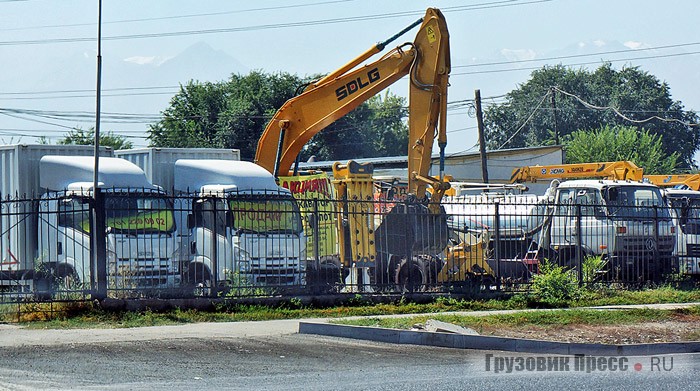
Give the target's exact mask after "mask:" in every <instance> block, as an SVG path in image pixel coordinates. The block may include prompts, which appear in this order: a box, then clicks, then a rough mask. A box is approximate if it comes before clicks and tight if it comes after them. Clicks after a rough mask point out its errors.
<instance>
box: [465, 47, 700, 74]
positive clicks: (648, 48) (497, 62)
mask: <svg viewBox="0 0 700 391" xmlns="http://www.w3.org/2000/svg"><path fill="white" fill-rule="evenodd" d="M697 45H700V42H689V43H679V44H673V45H663V46H653V47H646V48H639V49H621V50H609V51H604V52H596V53H589V54H572V55H567V56H556V57H543V58H533V59H528V60H512V61H496V62H484V63H479V64H469V65H456V66H452V69H456V68H474V67H481V66H493V65H511V64H524V63H529V62H542V61H552V60H565V59H568V58H581V57H592V56H600V55H604V54H618V53H629V52H640V51H648V50H664V49H675V48H681V47H687V46H697Z"/></svg>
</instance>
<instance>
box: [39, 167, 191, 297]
mask: <svg viewBox="0 0 700 391" xmlns="http://www.w3.org/2000/svg"><path fill="white" fill-rule="evenodd" d="M39 172H40V185H41V187H42V188H44V189H46V192H45V193H44V195H43V196H42V201H41V203H40V204H41V205H40V208H39V241H40V248H42V249H43V251H44V254H42V255H43V256H46V257H47V258H48V259H51V260H54V261H53V262H55V264H56V265H60V268H61V269H62V270H63V273H61V274H62V275H63V276H64V277H67V278H69V279H70V280H73V282H74V283H81V282H87V281H90V278H91V275H90V236H91V234H90V231H91V228H92V224H91V221H90V212H89V204H90V203H91V202H92V199H93V179H92V178H93V172H94V158H92V157H85V156H44V157H42V158H41V161H40V167H39ZM98 178H99V182H98V186H99V187H100V188H101V189H102V191H104V193H105V217H106V221H105V222H106V226H107V243H106V246H107V267H108V270H107V276H108V284H109V289H110V290H112V291H115V292H116V291H131V290H138V289H142V288H171V287H175V286H177V285H179V284H180V271H179V270H178V267H179V265H178V257H177V252H178V251H177V250H178V249H177V245H178V243H177V241H176V234H175V233H176V229H177V226H176V224H175V218H174V214H173V207H172V202H171V200H170V199H168V198H167V196H166V194H165V193H164V192H163V190H162V189H161V188H160V187H158V186H154V185H153V184H151V183H150V182H149V181H148V180H147V179H146V176H145V174H144V172H143V171H142V170H141V169H140V168H138V167H137V166H135V165H134V164H132V163H130V162H128V161H126V160H123V159H118V158H111V157H101V158H100V161H99V177H98Z"/></svg>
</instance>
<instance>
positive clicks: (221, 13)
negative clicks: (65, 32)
mask: <svg viewBox="0 0 700 391" xmlns="http://www.w3.org/2000/svg"><path fill="white" fill-rule="evenodd" d="M10 1H19V0H10ZM23 1H26V0H23ZM351 1H355V0H335V1H324V2H320V3H307V4H290V5H281V6H276V7H263V8H249V9H243V10H236V11H222V12H209V13H200V14H189V15H174V16H161V17H154V18H140V19H122V20H112V21H106V22H102V24H103V25H105V24H122V23H135V22H150V21H156V20H172V19H188V18H200V17H210V16H223V15H232V14H243V13H249V12H258V11H274V10H281V9H290V8H302V7H312V6H317V5H327V4H336V3H347V2H351ZM85 26H95V23H73V24H56V25H46V26H33V27H14V28H4V29H0V31H21V30H37V29H46V28H64V27H85Z"/></svg>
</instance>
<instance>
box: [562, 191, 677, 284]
mask: <svg viewBox="0 0 700 391" xmlns="http://www.w3.org/2000/svg"><path fill="white" fill-rule="evenodd" d="M548 194H549V197H550V200H549V205H550V208H551V210H550V212H551V226H550V229H549V231H548V233H549V238H548V239H549V248H550V249H552V250H554V251H555V252H556V255H557V257H558V259H559V262H560V264H564V265H568V266H575V265H574V262H575V257H576V252H577V250H578V249H580V250H582V253H583V256H597V255H599V256H602V257H603V258H605V259H607V260H608V261H609V265H608V269H609V270H610V271H611V272H612V276H611V277H612V278H614V279H621V280H624V281H639V280H647V279H658V278H659V277H660V276H661V275H663V274H666V273H670V272H671V271H672V270H673V267H674V256H673V253H674V248H675V243H676V232H675V230H676V228H675V226H674V223H673V221H672V219H671V214H670V213H669V210H668V208H667V207H666V205H665V203H664V200H663V197H662V194H661V190H660V189H659V188H658V187H657V186H654V185H652V184H648V183H641V182H633V181H616V180H571V181H565V182H561V183H559V182H558V181H554V182H553V184H552V187H551V188H550V189H549V190H548Z"/></svg>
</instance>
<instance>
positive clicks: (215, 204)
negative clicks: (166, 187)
mask: <svg viewBox="0 0 700 391" xmlns="http://www.w3.org/2000/svg"><path fill="white" fill-rule="evenodd" d="M174 188H175V191H176V192H177V193H178V194H184V195H188V196H189V198H188V202H189V205H188V206H187V207H186V208H184V209H185V210H187V211H188V214H189V216H188V218H187V222H188V223H187V224H188V227H189V229H190V235H189V237H188V241H189V242H188V243H187V244H183V247H187V248H189V249H190V259H191V261H190V264H189V268H188V271H187V272H186V273H185V279H186V280H187V282H189V283H190V284H194V285H196V286H206V285H208V284H210V283H212V282H213V281H216V284H218V285H227V284H228V285H229V286H231V285H233V286H236V285H238V286H241V285H251V284H252V285H265V286H276V285H279V286H289V285H296V286H301V285H303V284H305V276H306V259H305V253H306V248H305V246H306V238H305V237H304V232H303V228H302V221H301V214H300V212H299V208H298V206H297V204H296V201H295V200H294V198H293V197H292V194H291V192H290V191H289V190H287V189H284V188H282V187H279V186H278V185H277V183H276V181H275V179H274V177H273V176H272V174H270V173H269V172H268V171H267V170H265V169H264V168H262V167H260V166H258V165H256V164H253V163H250V162H243V161H232V160H215V159H214V160H196V159H179V160H177V161H176V162H175V170H174Z"/></svg>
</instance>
